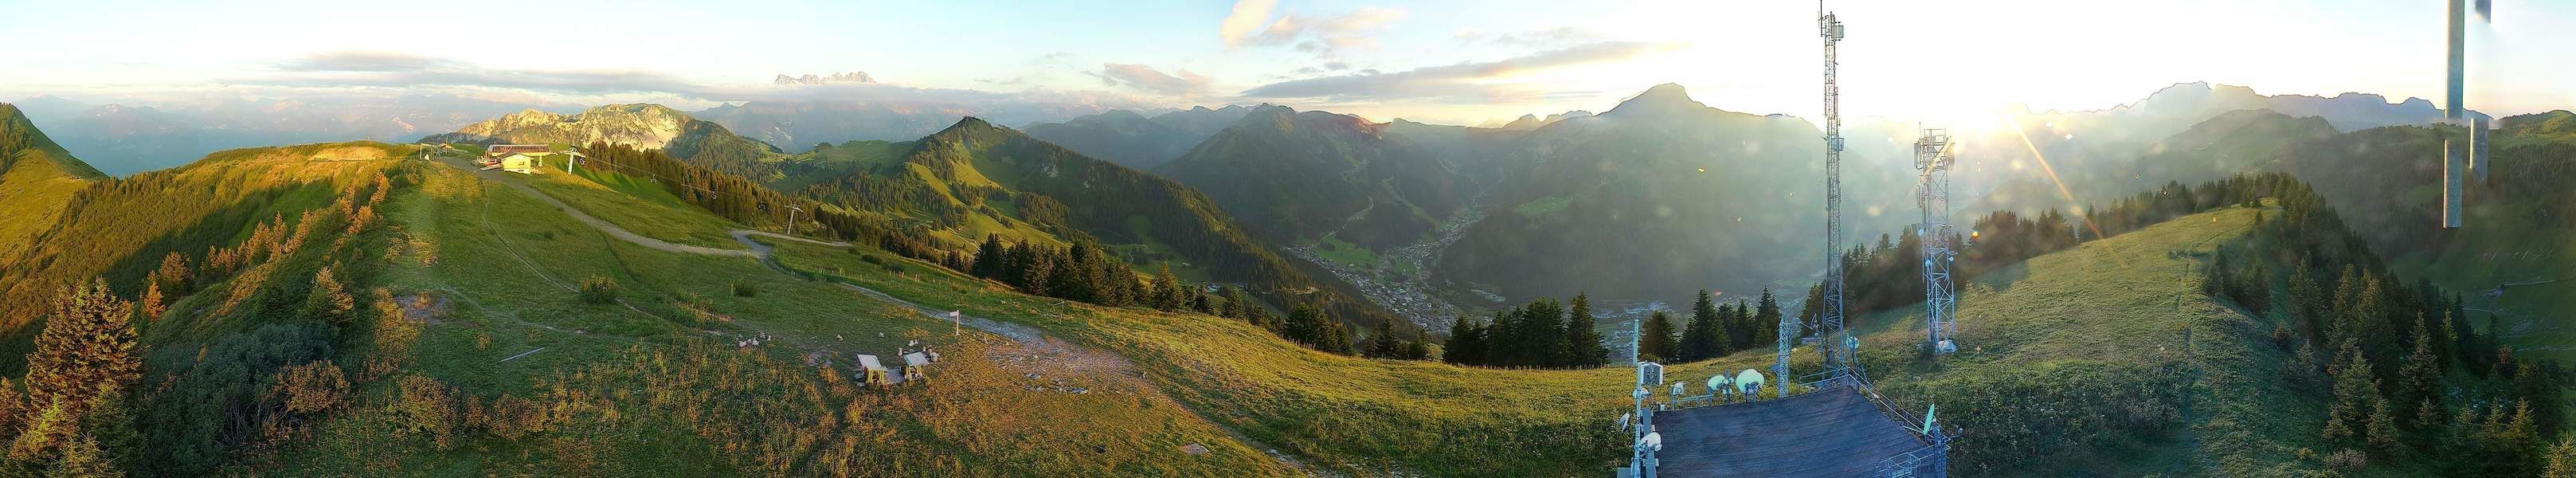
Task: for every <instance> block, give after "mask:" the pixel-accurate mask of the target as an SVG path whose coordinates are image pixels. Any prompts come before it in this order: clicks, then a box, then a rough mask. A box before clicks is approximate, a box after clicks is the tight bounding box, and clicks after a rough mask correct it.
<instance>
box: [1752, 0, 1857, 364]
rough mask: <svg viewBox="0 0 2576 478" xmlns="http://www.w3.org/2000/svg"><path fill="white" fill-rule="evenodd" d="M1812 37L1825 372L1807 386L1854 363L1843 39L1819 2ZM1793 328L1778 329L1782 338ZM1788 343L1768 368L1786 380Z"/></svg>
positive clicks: (1818, 328) (1819, 321)
mask: <svg viewBox="0 0 2576 478" xmlns="http://www.w3.org/2000/svg"><path fill="white" fill-rule="evenodd" d="M1816 34H1817V35H1818V36H1821V37H1824V39H1825V280H1824V294H1823V295H1824V300H1823V302H1822V303H1821V304H1818V305H1819V307H1820V308H1821V310H1818V311H1816V324H1815V332H1816V339H1817V342H1818V344H1819V345H1820V347H1819V348H1820V349H1821V350H1822V351H1823V352H1824V356H1825V357H1824V358H1825V361H1824V370H1819V371H1817V372H1816V374H1815V375H1813V377H1815V378H1816V379H1815V380H1813V381H1812V382H1814V383H1818V384H1828V383H1836V382H1841V381H1844V380H1847V379H1850V378H1852V375H1854V374H1855V372H1854V371H1853V370H1852V369H1853V368H1855V367H1857V366H1858V365H1859V364H1858V363H1856V362H1854V361H1853V360H1852V359H1853V350H1852V348H1853V344H1852V342H1853V341H1851V340H1845V338H1844V337H1837V335H1841V334H1843V333H1844V332H1843V261H1842V258H1843V134H1842V129H1843V119H1842V98H1841V95H1842V89H1841V87H1840V86H1837V85H1836V84H1835V83H1834V70H1835V69H1836V68H1837V64H1836V63H1835V61H1834V48H1835V46H1836V44H1838V43H1841V42H1842V39H1843V22H1842V21H1841V20H1836V19H1835V18H1834V14H1833V13H1831V12H1827V11H1825V5H1824V2H1822V1H1819V2H1816ZM1792 330H1794V329H1790V328H1782V329H1781V332H1782V333H1783V334H1788V333H1790V331H1792ZM1789 345H1790V344H1789V341H1788V340H1787V339H1785V338H1783V339H1782V340H1781V341H1780V344H1779V348H1780V350H1779V353H1780V356H1779V362H1777V363H1775V364H1773V365H1772V368H1773V370H1774V371H1775V375H1781V376H1787V375H1786V372H1787V371H1788V369H1789Z"/></svg>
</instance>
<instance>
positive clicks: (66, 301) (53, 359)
mask: <svg viewBox="0 0 2576 478" xmlns="http://www.w3.org/2000/svg"><path fill="white" fill-rule="evenodd" d="M133 316H134V306H133V304H131V303H128V302H125V301H123V300H118V299H117V298H116V296H115V295H114V294H112V293H110V292H109V291H108V288H107V281H105V280H95V281H92V282H91V283H90V285H89V286H86V287H77V288H73V289H70V290H66V291H64V292H63V293H62V294H61V295H60V296H57V297H55V299H54V304H53V313H52V314H51V315H49V316H47V318H46V319H45V322H44V323H45V326H44V327H45V329H44V331H43V332H40V333H38V334H37V335H36V351H35V352H34V353H30V354H27V385H28V390H27V403H28V407H30V408H32V409H46V408H47V407H58V408H61V409H62V410H63V411H64V412H67V416H78V415H79V414H80V412H82V411H85V410H87V409H88V407H89V406H90V404H91V403H92V402H93V400H95V399H96V398H97V397H98V396H99V394H100V393H102V392H103V391H106V390H120V389H125V388H127V387H129V386H131V385H133V384H134V381H135V380H136V379H138V378H141V377H142V361H141V359H140V357H138V356H137V354H136V353H135V350H134V346H135V341H134V328H133V327H132V326H130V325H128V323H127V319H128V318H130V317H133Z"/></svg>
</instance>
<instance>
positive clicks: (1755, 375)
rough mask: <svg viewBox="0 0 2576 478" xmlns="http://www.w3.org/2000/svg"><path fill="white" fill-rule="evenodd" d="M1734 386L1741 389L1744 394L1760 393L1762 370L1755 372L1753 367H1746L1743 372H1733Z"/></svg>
mask: <svg viewBox="0 0 2576 478" xmlns="http://www.w3.org/2000/svg"><path fill="white" fill-rule="evenodd" d="M1735 388H1736V389H1738V390H1741V391H1742V392H1743V393H1744V394H1745V395H1752V394H1755V393H1760V392H1761V391H1762V372H1755V371H1753V369H1749V368H1748V369H1744V371H1743V372H1740V373H1737V374H1735Z"/></svg>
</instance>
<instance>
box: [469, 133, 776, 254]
mask: <svg viewBox="0 0 2576 478" xmlns="http://www.w3.org/2000/svg"><path fill="white" fill-rule="evenodd" d="M438 162H439V163H441V164H446V165H448V166H451V167H455V168H458V169H463V170H465V172H468V173H473V174H474V176H475V177H479V178H483V180H485V181H488V182H494V183H500V184H502V185H505V186H509V187H510V188H511V189H516V190H519V192H520V193H523V194H527V195H528V197H533V198H536V199H537V200H538V201H542V202H544V203H546V204H547V205H550V206H554V207H555V209H556V210H559V211H563V213H564V215H567V216H572V218H573V219H574V220H577V221H581V222H582V223H583V224H589V225H590V227H594V228H598V229H599V231H600V232H605V233H608V235H609V236H611V237H616V238H617V239H619V240H623V241H626V242H631V243H635V245H639V246H644V247H650V248H654V249H660V250H664V251H670V252H678V253H683V254H703V255H710V256H743V257H751V256H758V255H765V254H766V252H765V250H766V249H767V248H766V247H763V248H762V249H763V250H764V251H763V252H758V253H755V252H753V251H746V250H737V249H717V248H713V247H705V246H692V245H687V244H673V243H671V242H669V241H663V240H661V239H654V238H650V237H644V235H642V234H636V233H635V232H633V231H628V230H626V228H622V227H617V225H616V224H609V223H608V221H603V220H600V219H599V218H596V217H591V216H590V214H589V213H585V212H581V209H580V208H575V207H572V205H570V204H564V202H563V201H562V200H559V199H555V197H554V196H549V195H546V193H543V192H539V191H537V188H533V187H528V185H527V184H523V181H522V180H521V179H520V178H513V177H510V176H509V175H510V174H515V173H507V172H502V171H501V170H497V169H494V170H486V169H482V168H476V167H474V166H473V163H468V162H465V160H463V159H461V158H456V157H453V156H449V157H442V158H441V159H440V160H439V161H438ZM762 234H767V233H762ZM734 237H736V238H740V237H742V236H741V235H740V234H736V235H735V236H734ZM745 243H748V241H746V242H745Z"/></svg>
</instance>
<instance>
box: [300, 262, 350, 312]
mask: <svg viewBox="0 0 2576 478" xmlns="http://www.w3.org/2000/svg"><path fill="white" fill-rule="evenodd" d="M357 306H358V299H357V298H356V297H350V296H349V291H348V290H346V289H343V288H341V287H340V281H339V280H338V279H334V278H332V276H331V267H330V266H323V267H322V270H321V271H320V272H315V273H314V274H313V290H312V292H311V293H310V294H309V295H306V296H305V297H304V312H303V314H301V315H303V316H304V317H305V318H310V319H316V320H321V321H324V322H329V323H331V324H334V325H348V324H349V311H350V310H354V309H356V308H357Z"/></svg>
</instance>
